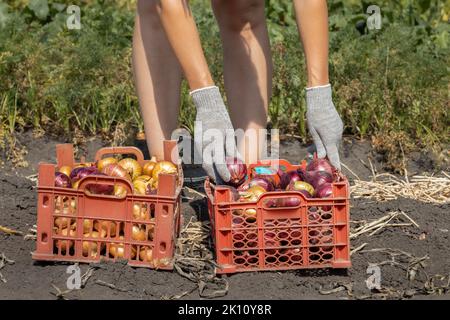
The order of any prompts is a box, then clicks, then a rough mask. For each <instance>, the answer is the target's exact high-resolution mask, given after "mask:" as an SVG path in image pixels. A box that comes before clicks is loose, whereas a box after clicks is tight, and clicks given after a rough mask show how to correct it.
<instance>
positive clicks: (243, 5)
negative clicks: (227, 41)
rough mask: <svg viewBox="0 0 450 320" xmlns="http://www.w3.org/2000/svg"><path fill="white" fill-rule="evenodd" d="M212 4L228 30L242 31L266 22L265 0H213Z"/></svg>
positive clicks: (223, 27) (220, 20) (220, 23)
mask: <svg viewBox="0 0 450 320" xmlns="http://www.w3.org/2000/svg"><path fill="white" fill-rule="evenodd" d="M212 6H213V10H214V14H215V15H216V17H217V21H218V23H219V25H220V27H221V28H222V29H223V30H226V31H230V32H242V31H246V30H250V29H255V28H256V27H258V26H260V25H263V24H264V23H265V12H264V0H212Z"/></svg>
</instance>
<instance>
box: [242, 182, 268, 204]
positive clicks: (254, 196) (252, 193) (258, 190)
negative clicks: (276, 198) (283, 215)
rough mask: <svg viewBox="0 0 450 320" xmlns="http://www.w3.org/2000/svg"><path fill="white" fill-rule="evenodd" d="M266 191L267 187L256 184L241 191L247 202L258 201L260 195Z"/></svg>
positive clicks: (243, 198)
mask: <svg viewBox="0 0 450 320" xmlns="http://www.w3.org/2000/svg"><path fill="white" fill-rule="evenodd" d="M265 192H266V189H264V188H263V187H261V186H258V185H255V186H253V187H250V188H249V189H248V190H247V191H245V192H242V193H241V196H242V200H243V201H246V202H253V201H258V199H259V197H260V196H261V195H262V194H263V193H265Z"/></svg>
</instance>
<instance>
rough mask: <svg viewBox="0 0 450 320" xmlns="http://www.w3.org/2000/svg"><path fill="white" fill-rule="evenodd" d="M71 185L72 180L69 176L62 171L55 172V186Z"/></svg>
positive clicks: (68, 186)
mask: <svg viewBox="0 0 450 320" xmlns="http://www.w3.org/2000/svg"><path fill="white" fill-rule="evenodd" d="M71 186H72V182H71V181H70V178H69V177H68V176H67V175H66V174H64V173H62V172H56V173H55V187H58V188H70V187H71Z"/></svg>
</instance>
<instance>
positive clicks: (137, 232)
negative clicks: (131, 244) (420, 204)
mask: <svg viewBox="0 0 450 320" xmlns="http://www.w3.org/2000/svg"><path fill="white" fill-rule="evenodd" d="M131 229H132V234H131V238H132V239H133V240H138V241H145V240H147V239H146V238H147V237H146V236H145V229H141V228H139V226H137V225H133V227H132V228H131Z"/></svg>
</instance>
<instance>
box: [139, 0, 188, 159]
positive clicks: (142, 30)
mask: <svg viewBox="0 0 450 320" xmlns="http://www.w3.org/2000/svg"><path fill="white" fill-rule="evenodd" d="M133 72H134V79H135V85H136V90H137V94H138V97H139V105H140V109H141V114H142V117H143V120H144V127H145V136H146V140H147V144H148V146H149V152H150V155H152V156H156V157H157V158H158V159H162V157H163V143H162V141H163V140H165V139H170V137H171V134H172V131H173V130H175V129H176V128H177V124H178V111H179V105H180V86H181V79H182V70H181V68H180V65H179V63H178V60H177V58H176V56H175V54H174V53H173V50H172V47H171V45H170V43H169V41H168V40H167V37H166V34H165V32H164V28H163V26H162V24H161V21H160V18H159V15H158V12H157V1H155V0H139V1H138V13H137V16H136V24H135V28H134V36H133Z"/></svg>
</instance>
